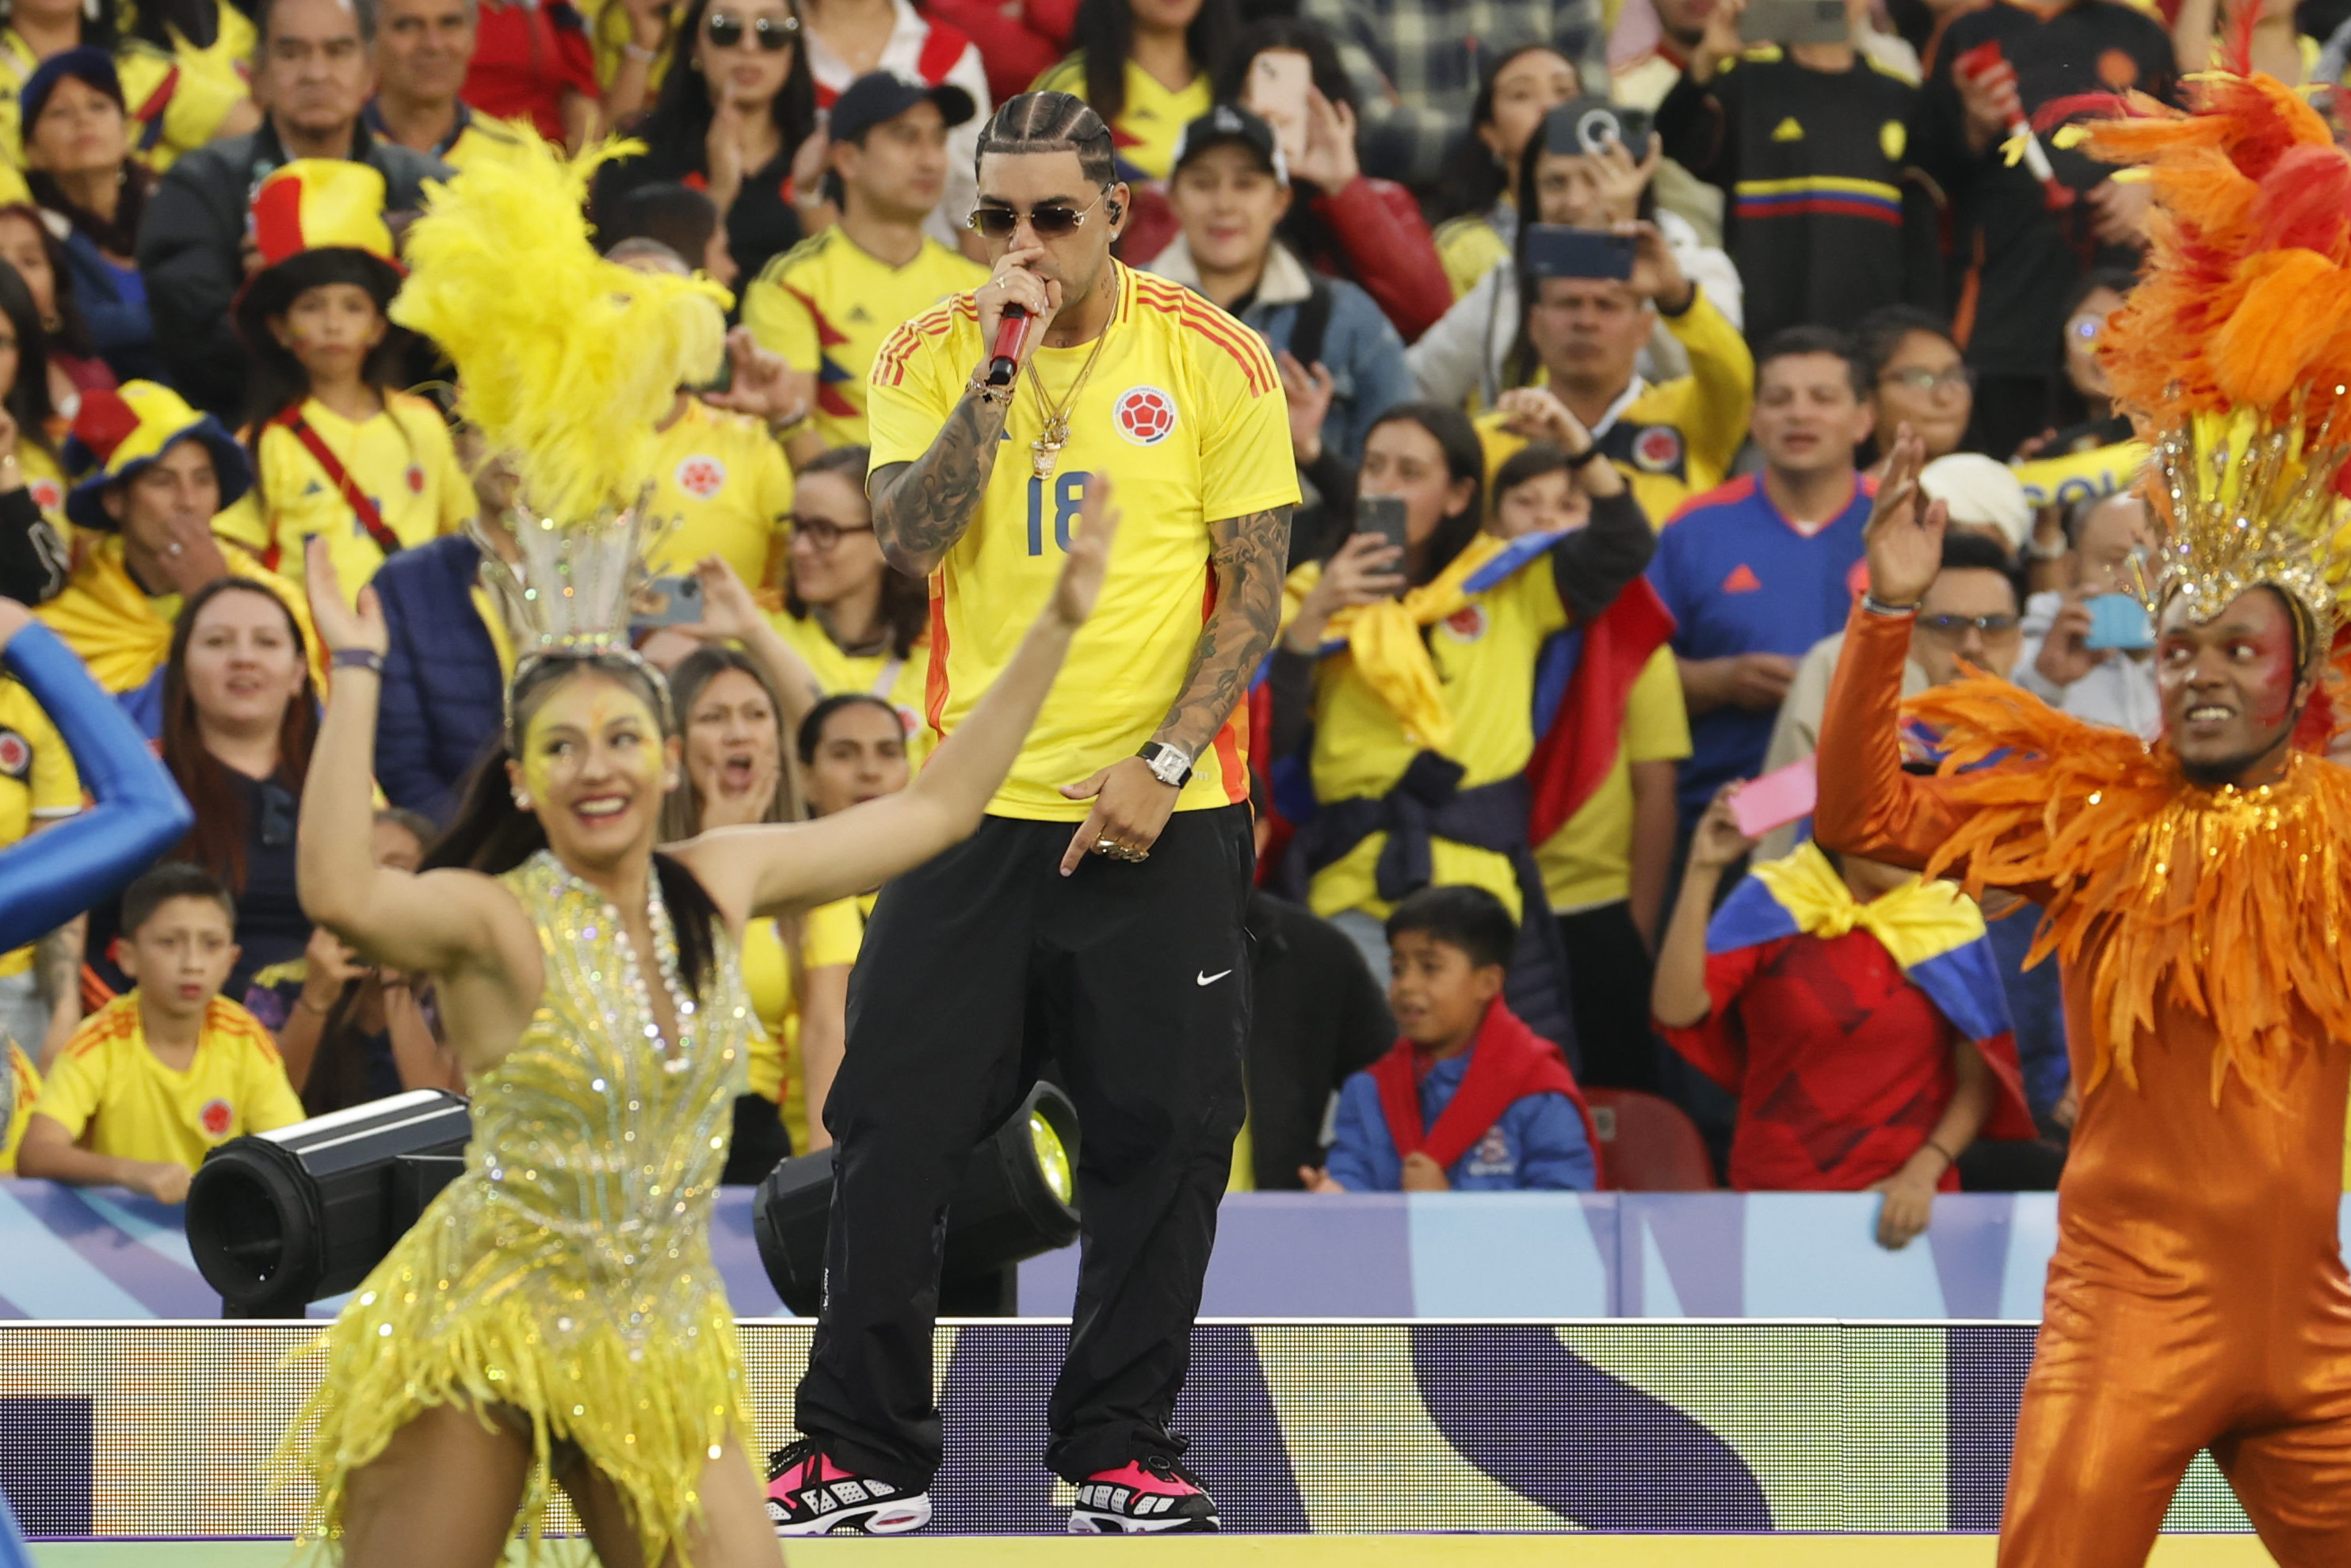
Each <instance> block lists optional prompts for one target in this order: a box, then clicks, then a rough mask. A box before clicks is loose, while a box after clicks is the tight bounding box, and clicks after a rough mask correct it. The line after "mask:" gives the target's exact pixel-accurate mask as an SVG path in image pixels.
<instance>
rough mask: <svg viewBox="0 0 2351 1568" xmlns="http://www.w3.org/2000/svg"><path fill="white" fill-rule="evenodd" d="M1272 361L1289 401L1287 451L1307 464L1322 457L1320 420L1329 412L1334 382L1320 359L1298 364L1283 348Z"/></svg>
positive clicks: (1301, 464)
mask: <svg viewBox="0 0 2351 1568" xmlns="http://www.w3.org/2000/svg"><path fill="white" fill-rule="evenodd" d="M1274 363H1275V366H1276V368H1277V369H1279V370H1280V372H1281V391H1282V395H1283V396H1284V397H1286V398H1287V399H1288V400H1289V402H1290V453H1291V455H1294V456H1295V457H1296V458H1297V459H1298V465H1299V466H1300V467H1301V468H1303V467H1308V466H1311V465H1313V464H1314V463H1316V462H1318V461H1320V460H1321V458H1322V422H1323V421H1324V420H1325V419H1327V418H1329V417H1330V415H1331V400H1332V398H1333V397H1335V396H1336V395H1337V394H1338V383H1337V382H1334V381H1333V380H1332V376H1331V372H1330V371H1328V370H1326V369H1324V368H1323V365H1322V361H1320V360H1317V361H1314V363H1313V364H1312V365H1311V366H1310V365H1302V364H1301V363H1299V361H1298V356H1297V355H1295V354H1293V353H1291V352H1290V350H1287V349H1284V350H1281V352H1280V354H1278V355H1276V356H1275V357H1274Z"/></svg>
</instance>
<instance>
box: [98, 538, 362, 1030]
mask: <svg viewBox="0 0 2351 1568" xmlns="http://www.w3.org/2000/svg"><path fill="white" fill-rule="evenodd" d="M318 732H319V703H318V697H317V694H316V693H315V692H314V691H313V690H312V689H311V685H310V664H309V650H308V644H307V643H305V641H304V639H303V636H302V629H301V627H300V626H298V624H296V622H295V620H294V617H293V614H292V612H289V611H288V610H287V608H286V603H285V601H283V600H281V599H279V598H278V597H277V595H276V594H275V593H273V592H271V591H269V590H268V589H266V588H265V587H263V586H262V585H261V584H260V583H258V582H255V581H253V580H249V579H246V578H239V577H224V578H221V579H219V580H215V581H214V582H213V583H211V584H209V585H208V586H206V587H204V588H203V589H200V590H198V591H196V592H194V593H193V594H191V595H189V597H188V601H187V603H186V604H185V605H184V606H183V608H182V609H181V611H180V616H179V620H178V621H177V622H174V624H173V625H172V649H171V654H170V657H169V659H168V661H167V662H166V664H165V665H164V670H163V738H162V754H163V766H164V767H165V768H169V769H171V773H172V779H175V780H176V781H177V782H178V784H179V786H180V792H181V793H182V794H183V795H185V796H186V797H187V798H188V804H189V806H190V807H192V808H193V810H194V811H195V814H196V821H195V826H194V828H193V830H191V831H190V832H189V834H188V836H187V837H186V838H185V839H184V840H183V841H181V843H180V846H179V848H178V849H176V850H174V851H173V852H172V854H173V856H174V857H175V858H178V859H181V860H188V861H193V862H196V863H197V864H198V865H201V866H203V867H204V869H205V870H207V871H209V872H211V873H213V874H214V875H215V876H217V877H219V878H220V879H221V880H222V881H223V882H224V883H227V884H228V888H229V891H230V892H231V893H232V894H235V898H236V941H237V946H238V949H239V951H238V953H237V958H236V963H235V966H234V967H232V968H231V969H230V970H229V977H228V983H227V985H226V986H225V987H224V988H223V994H224V995H225V996H229V997H243V996H244V995H245V994H246V991H247V990H248V989H249V988H252V987H253V986H255V985H256V984H259V985H261V986H264V987H277V986H291V987H294V988H299V986H300V983H301V970H300V967H299V965H298V962H297V961H298V959H300V958H301V956H302V955H303V951H304V949H305V948H306V947H308V945H309V941H310V921H309V919H308V916H306V915H304V914H303V913H302V904H301V901H300V900H299V899H298V898H297V897H296V896H295V892H294V823H295V816H296V810H297V807H298V803H299V801H300V800H301V794H302V780H303V778H304V777H305V775H307V774H308V771H309V767H310V746H311V742H312V740H313V739H314V738H315V737H317V735H318ZM116 934H117V910H116V907H115V906H114V905H113V904H105V905H101V906H100V907H99V908H96V909H93V910H91V911H90V916H89V938H88V941H87V945H86V949H85V950H86V953H87V962H88V964H89V969H90V972H91V976H92V977H94V978H95V979H96V980H97V981H98V982H99V985H100V986H101V987H102V988H104V989H105V990H106V991H108V992H109V993H110V994H116V995H119V994H120V993H121V992H123V991H125V990H128V989H129V988H130V982H129V979H128V977H126V976H124V975H123V974H122V973H121V971H120V970H119V969H117V968H116V967H115V966H114V964H113V962H112V960H111V957H110V954H109V951H108V950H109V948H110V946H112V944H113V940H114V937H115V936H116Z"/></svg>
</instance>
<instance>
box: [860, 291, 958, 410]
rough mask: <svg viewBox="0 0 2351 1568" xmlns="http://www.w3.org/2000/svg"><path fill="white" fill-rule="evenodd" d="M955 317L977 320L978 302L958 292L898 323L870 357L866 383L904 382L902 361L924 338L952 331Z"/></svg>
mask: <svg viewBox="0 0 2351 1568" xmlns="http://www.w3.org/2000/svg"><path fill="white" fill-rule="evenodd" d="M958 317H961V318H962V319H965V320H970V321H976V320H977V319H979V305H978V302H977V301H976V300H975V299H973V298H972V297H971V296H970V295H968V294H958V295H956V296H955V297H954V298H951V299H948V300H946V301H944V302H942V303H940V304H937V305H934V306H933V307H931V308H929V309H928V310H925V311H924V312H923V313H922V314H921V315H920V316H917V317H915V318H914V319H913V320H911V321H908V322H906V323H905V324H904V325H903V326H901V327H900V328H899V329H897V330H896V331H894V332H893V333H891V334H890V336H889V338H888V340H886V341H884V342H883V345H882V351H881V352H880V353H877V354H875V355H874V356H873V368H872V371H869V372H868V373H867V375H866V378H865V379H866V381H867V382H868V383H869V384H871V385H874V386H891V387H894V386H896V385H898V384H899V383H900V382H903V381H904V380H905V378H906V361H908V360H909V359H911V358H913V357H914V350H915V349H916V348H917V347H919V346H920V345H921V344H923V343H924V342H925V341H927V340H930V339H933V338H936V337H939V336H942V335H943V334H945V333H946V332H948V331H950V330H952V329H954V327H955V324H956V318H958Z"/></svg>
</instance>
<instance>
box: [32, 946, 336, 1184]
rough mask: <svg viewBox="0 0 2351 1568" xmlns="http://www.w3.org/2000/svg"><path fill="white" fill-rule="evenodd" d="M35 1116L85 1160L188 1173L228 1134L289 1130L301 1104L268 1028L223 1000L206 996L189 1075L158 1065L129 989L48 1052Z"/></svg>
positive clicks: (299, 1114)
mask: <svg viewBox="0 0 2351 1568" xmlns="http://www.w3.org/2000/svg"><path fill="white" fill-rule="evenodd" d="M41 1114H42V1115H44V1116H47V1117H48V1118H50V1119H51V1120H52V1121H55V1122H57V1124H59V1125H61V1126H63V1127H64V1128H65V1130H66V1132H67V1133H68V1134H70V1135H71V1136H72V1137H73V1139H74V1140H75V1141H76V1142H77V1143H78V1144H80V1145H82V1146H83V1147H84V1148H87V1149H89V1151H90V1152H91V1153H92V1154H98V1155H115V1156H117V1157H120V1158H122V1159H132V1160H156V1161H176V1162H178V1163H179V1164H181V1165H183V1166H187V1167H188V1168H189V1169H190V1170H193V1169H195V1168H196V1166H198V1165H200V1164H202V1163H203V1161H204V1155H205V1153H206V1152H207V1151H208V1150H210V1149H212V1148H214V1146H216V1145H221V1144H225V1143H226V1142H227V1141H228V1140H229V1139H231V1138H235V1137H241V1136H243V1135H244V1134H246V1133H267V1132H273V1131H275V1130H276V1129H277V1128H279V1127H289V1126H292V1125H293V1124H295V1123H297V1122H298V1121H300V1120H301V1119H302V1102H301V1101H299V1100H298V1099H296V1098H295V1096H294V1086H293V1085H292V1084H290V1083H288V1082H287V1081H286V1064H285V1063H284V1062H283V1061H279V1060H278V1056H277V1042H276V1041H274V1040H271V1039H270V1038H269V1031H268V1030H266V1029H264V1028H263V1027H262V1025H261V1020H260V1019H257V1018H255V1017H254V1016H253V1015H252V1014H251V1013H249V1012H246V1010H245V1009H243V1008H241V1007H239V1006H237V1005H236V1004H235V1002H233V1001H230V1000H229V999H228V998H226V997H214V998H213V1001H212V1007H211V1009H210V1010H209V1011H208V1012H207V1013H206V1014H205V1016H204V1032H203V1034H202V1035H201V1036H200V1037H199V1038H198V1040H197V1041H196V1056H195V1060H194V1061H192V1062H190V1063H189V1064H188V1070H187V1071H184V1072H177V1071H172V1069H171V1068H168V1067H166V1066H164V1065H163V1064H162V1062H161V1061H157V1060H155V1053H154V1052H153V1051H149V1050H148V1049H147V1038H146V1033H145V1031H144V1030H141V1028H140V1025H139V993H138V991H136V990H135V989H134V990H132V991H131V992H130V993H129V994H127V995H124V996H120V997H117V998H114V1000H112V1001H110V1002H109V1003H107V1004H106V1006H104V1007H102V1008H100V1009H98V1011H97V1012H95V1013H92V1014H91V1015H90V1016H89V1019H88V1020H87V1021H85V1022H84V1023H83V1024H82V1026H81V1028H80V1029H78V1030H76V1031H75V1032H74V1037H73V1038H72V1039H71V1040H68V1041H67V1042H66V1048H65V1050H63V1051H59V1052H58V1053H57V1062H56V1064H55V1065H54V1066H52V1067H51V1068H50V1069H49V1081H48V1082H47V1084H45V1085H43V1086H42V1089H41Z"/></svg>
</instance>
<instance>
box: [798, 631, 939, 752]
mask: <svg viewBox="0 0 2351 1568" xmlns="http://www.w3.org/2000/svg"><path fill="white" fill-rule="evenodd" d="M768 620H769V621H770V622H773V623H774V625H775V628H776V631H777V632H778V633H779V634H780V635H781V636H782V637H783V639H784V641H785V642H787V643H790V644H791V645H792V651H793V652H794V653H798V654H799V656H800V658H801V659H802V660H803V661H805V662H806V664H808V667H809V669H810V672H811V673H813V674H815V676H816V684H817V685H819V686H820V687H821V688H822V689H823V691H824V694H825V695H827V696H831V695H834V694H835V693H838V692H863V693H865V694H867V695H870V696H877V697H881V698H883V700H884V701H886V702H888V703H889V704H890V706H893V707H894V708H896V709H897V710H898V717H899V720H900V721H901V722H902V723H904V725H905V727H906V760H907V761H908V762H909V763H910V764H912V765H913V766H914V767H916V768H920V767H921V766H922V765H923V759H924V758H926V757H928V756H929V755H930V754H931V747H932V746H933V744H935V737H934V736H933V735H932V734H931V729H930V726H929V725H927V724H925V722H924V721H923V689H924V685H925V680H926V677H927V676H928V674H929V672H930V667H931V641H930V638H929V637H927V636H925V637H924V638H923V640H922V641H920V642H918V643H915V644H914V650H913V651H912V652H911V653H908V654H907V655H906V657H904V658H903V659H900V658H897V657H894V656H893V655H891V654H887V653H842V652H841V648H840V646H839V644H837V643H834V642H833V640H832V639H831V637H830V636H828V635H826V634H825V630H824V627H823V625H822V624H821V623H820V622H818V620H817V618H816V617H815V616H813V615H809V616H800V617H794V616H791V615H788V614H785V613H784V612H781V611H778V612H776V613H775V614H773V615H770V616H768ZM791 738H792V737H785V744H786V745H789V744H791Z"/></svg>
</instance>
